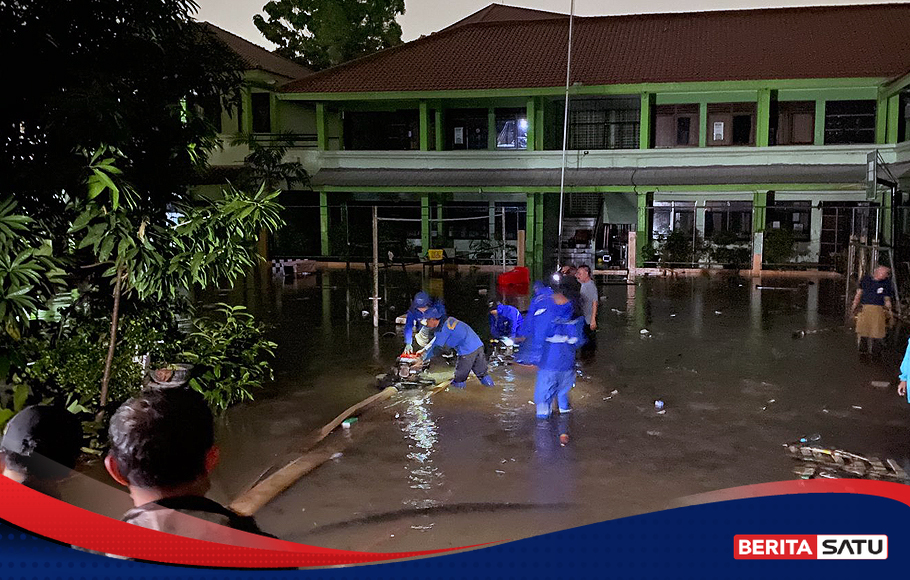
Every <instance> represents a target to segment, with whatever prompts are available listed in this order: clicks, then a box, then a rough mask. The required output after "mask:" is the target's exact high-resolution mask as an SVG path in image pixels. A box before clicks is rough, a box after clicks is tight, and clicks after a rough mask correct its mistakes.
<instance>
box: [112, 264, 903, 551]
mask: <svg viewBox="0 0 910 580" xmlns="http://www.w3.org/2000/svg"><path fill="white" fill-rule="evenodd" d="M383 278H384V279H383V280H382V282H383V285H382V288H383V289H382V290H381V294H383V301H382V303H383V318H384V319H386V320H393V319H394V316H395V315H396V314H402V313H403V311H404V309H406V307H407V305H408V301H409V297H410V296H411V295H413V293H414V292H416V291H417V290H418V289H419V288H420V286H421V285H422V284H423V285H424V286H426V287H429V288H430V289H432V290H435V291H436V293H443V294H444V296H445V300H446V306H447V309H448V311H449V313H450V314H451V315H454V316H456V317H458V318H460V319H462V320H465V321H467V322H469V323H470V324H472V326H473V327H474V328H475V330H477V331H478V333H479V334H480V335H481V337H484V338H485V337H486V336H487V335H488V324H487V311H488V308H487V302H488V301H489V300H493V299H495V298H496V295H495V286H494V279H493V277H492V276H491V275H489V274H475V275H471V274H468V273H462V274H457V273H448V274H447V275H445V276H443V277H440V278H434V279H424V280H421V277H420V275H419V274H404V273H402V272H388V273H386V274H384V277H383ZM757 283H758V281H756V280H751V279H744V278H712V279H707V278H689V279H681V280H666V279H639V280H638V281H637V282H636V283H635V284H632V285H624V284H604V283H602V284H601V285H600V292H601V296H602V300H601V303H600V316H599V325H600V328H599V333H598V350H597V355H596V358H595V360H593V361H592V362H590V363H587V364H585V365H584V366H582V367H581V368H580V373H579V377H578V381H577V385H576V388H575V389H574V390H573V391H572V397H573V404H574V407H575V410H574V412H573V413H572V415H571V416H570V417H569V418H568V419H566V421H567V424H566V425H565V426H566V428H567V429H568V433H569V435H570V441H569V443H568V445H566V446H561V445H560V443H559V440H558V435H559V433H560V432H562V431H563V429H562V427H563V425H561V424H560V422H559V420H558V419H555V418H554V419H552V420H549V421H538V420H537V419H535V417H534V409H533V406H532V405H531V404H530V401H531V399H532V398H533V385H534V371H533V370H531V369H527V368H523V367H518V366H502V367H499V368H496V369H495V370H494V371H493V372H492V374H493V376H494V378H495V380H496V387H494V388H486V387H483V386H481V385H480V384H479V383H477V382H476V381H473V382H469V383H468V388H467V389H466V390H464V391H461V390H454V389H449V390H447V391H444V392H442V393H440V394H438V395H436V396H434V397H432V398H428V397H426V396H425V394H424V393H422V392H418V391H406V392H403V393H401V394H399V395H398V396H396V397H395V398H394V399H392V400H391V401H388V402H387V403H385V404H384V405H382V408H380V409H378V410H376V411H374V412H372V413H370V415H369V416H368V417H365V418H364V420H363V422H361V423H357V424H355V425H354V426H353V427H352V428H351V429H350V430H345V431H339V432H336V433H335V434H333V435H332V436H331V438H335V440H336V441H337V440H338V439H339V438H347V439H348V440H347V441H346V443H347V447H346V448H345V450H344V452H343V455H342V456H341V457H339V458H337V459H335V460H332V461H329V462H328V463H326V464H324V465H322V466H321V467H319V468H318V469H317V470H315V471H314V472H312V473H311V474H309V475H307V476H306V477H304V478H303V479H301V480H300V481H299V482H298V483H296V484H295V485H294V486H293V487H291V488H290V489H289V490H287V491H286V492H285V493H283V494H281V495H280V496H279V497H277V498H276V499H275V500H274V501H273V502H271V503H270V504H269V505H267V506H266V507H264V508H263V509H262V510H261V511H260V512H259V513H258V514H257V520H258V521H259V523H260V526H261V527H262V528H263V529H266V530H268V531H270V532H272V533H274V534H276V535H278V536H279V537H282V538H284V539H288V540H293V541H299V542H303V543H308V544H314V545H319V546H326V547H332V548H342V549H351V550H367V551H406V550H416V549H434V548H447V547H454V546H465V545H475V544H480V543H484V542H493V541H499V540H505V539H518V538H522V537H527V536H532V535H537V534H542V533H546V532H551V531H555V530H560V529H566V528H570V527H574V526H579V525H584V524H588V523H594V522H597V521H602V520H605V519H612V518H618V517H624V516H630V515H635V514H640V513H647V512H653V511H657V510H661V509H666V508H671V507H675V506H679V505H683V504H685V503H686V501H687V500H686V499H685V498H686V497H688V496H691V495H694V494H698V493H702V492H708V491H714V490H718V489H723V488H728V487H734V486H740V485H747V484H753V483H762V482H771V481H780V480H787V479H794V478H795V477H796V476H795V475H794V474H793V468H794V467H796V464H795V462H794V460H792V459H790V458H789V457H787V455H786V454H785V453H784V449H783V444H784V443H787V442H792V441H795V440H798V439H799V438H800V437H802V436H806V435H810V434H814V433H817V434H820V435H821V436H822V440H821V442H822V443H823V444H825V445H829V446H834V447H840V448H843V449H846V450H848V451H851V452H853V453H858V454H861V455H866V456H874V457H878V458H882V459H886V458H893V459H896V460H898V461H899V462H900V463H901V464H902V465H903V466H904V468H905V469H908V470H910V462H908V456H910V453H908V447H907V438H908V427H910V405H907V404H906V403H902V401H901V399H900V398H898V396H897V395H896V393H895V389H894V388H889V389H877V388H874V387H873V386H871V385H870V381H881V380H885V381H894V380H896V368H897V362H898V360H899V356H900V355H902V353H903V346H902V344H906V338H904V334H903V333H901V332H898V333H897V334H898V336H896V337H895V338H894V339H893V341H892V342H893V348H892V349H891V350H889V351H886V353H885V354H884V356H883V357H882V359H881V360H869V359H865V358H861V357H859V356H858V355H857V353H856V350H855V346H854V341H853V336H852V334H851V333H850V331H849V330H848V329H846V328H844V326H843V321H844V316H843V311H844V310H843V309H844V307H843V304H844V298H843V283H842V282H840V281H837V280H818V281H812V283H809V281H807V280H798V279H781V280H773V279H772V280H770V282H769V279H767V278H766V279H764V280H763V281H761V283H762V284H763V285H770V286H773V287H774V288H780V287H786V288H789V289H787V290H780V289H764V290H763V289H758V288H756V287H755V286H756V284H757ZM367 288H368V279H367V278H366V275H365V273H364V272H351V273H345V272H343V271H341V272H332V273H323V274H318V275H314V276H311V277H309V278H304V279H298V280H288V281H286V282H282V281H281V280H280V279H279V280H277V281H276V282H275V283H274V284H266V285H265V286H261V287H258V286H255V285H252V286H249V287H248V288H246V289H245V290H244V291H243V292H241V294H245V297H244V296H237V295H235V296H233V297H232V298H233V299H235V300H245V301H246V302H248V303H250V305H251V308H253V309H254V310H255V311H257V312H258V313H259V314H260V315H261V316H263V318H264V319H265V320H267V321H269V322H270V324H272V325H273V326H272V330H271V334H272V337H273V339H274V340H275V341H276V342H278V344H279V347H278V358H277V360H276V363H275V370H276V381H275V383H274V384H272V385H270V386H268V387H267V388H265V389H263V391H262V392H260V393H258V394H257V398H256V400H255V401H253V402H251V403H245V404H242V405H238V406H236V407H234V408H233V409H231V410H230V411H229V412H228V413H227V414H226V415H225V416H224V417H223V418H222V419H221V420H220V422H219V429H218V441H219V444H220V446H221V449H222V462H221V465H220V466H219V467H218V468H217V470H216V472H215V474H214V477H213V490H212V496H213V497H214V498H215V499H218V500H221V501H227V500H229V499H230V498H233V497H235V496H236V495H238V494H239V493H241V492H242V491H243V490H244V489H246V488H247V487H249V486H250V485H251V484H252V483H253V482H254V481H256V480H257V479H259V478H260V477H261V476H262V475H263V474H264V473H267V472H268V470H269V469H270V468H271V467H272V466H274V465H280V464H283V462H285V461H286V460H287V459H288V458H289V457H292V456H293V453H294V450H295V445H297V444H299V442H300V441H301V440H302V439H303V437H304V436H305V435H306V434H307V433H309V432H310V431H311V430H312V429H315V428H317V427H320V426H322V425H324V424H325V423H327V422H328V421H329V420H331V419H332V418H333V417H334V416H335V415H337V414H338V413H339V412H341V411H342V410H344V409H345V408H347V407H348V406H350V405H352V404H354V403H356V402H357V401H360V400H362V399H364V398H365V397H367V396H369V395H371V394H373V393H375V392H376V390H375V387H374V383H375V376H376V375H377V374H379V373H382V372H385V371H387V370H388V369H389V368H390V367H391V365H392V363H393V361H394V357H395V355H396V354H397V353H398V352H400V349H401V346H402V339H401V334H400V330H397V329H396V328H395V326H394V325H393V324H384V325H383V326H382V327H381V328H380V329H379V331H378V332H377V331H374V329H373V328H372V327H371V325H370V319H369V318H368V317H363V316H362V311H363V310H365V309H368V308H369V303H368V301H367V298H368V296H369V292H368V291H367ZM227 298H231V297H227ZM389 307H394V309H395V310H394V311H390V310H389V309H388V308H389ZM817 329H824V331H823V332H819V333H816V334H809V335H807V336H805V337H804V338H800V339H794V338H793V333H794V332H795V331H799V330H817ZM643 330H647V333H646V334H643V333H642V331H643ZM451 372H452V369H451V368H448V367H446V365H445V364H444V363H443V364H437V365H436V366H435V367H434V368H433V370H432V375H433V376H434V377H436V378H439V379H440V380H441V379H443V378H448V377H450V376H451ZM613 391H618V392H617V393H615V394H613ZM656 399H661V400H663V401H664V402H665V410H666V413H664V414H662V415H661V414H657V413H656V412H655V408H654V401H655V400H656ZM856 407H860V408H856ZM367 422H369V427H368V428H366V427H365V424H366V423H367ZM107 509H108V510H109V511H113V508H112V507H110V506H108V507H107ZM99 511H104V509H100V508H99ZM111 515H117V514H114V513H112V514H111Z"/></svg>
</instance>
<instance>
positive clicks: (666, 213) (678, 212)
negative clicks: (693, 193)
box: [651, 201, 695, 237]
mask: <svg viewBox="0 0 910 580" xmlns="http://www.w3.org/2000/svg"><path fill="white" fill-rule="evenodd" d="M694 229H695V202H694V201H655V202H654V221H653V225H652V226H651V233H652V235H653V236H655V237H656V236H666V235H668V234H669V233H670V232H672V231H680V232H683V233H687V234H691V233H692V231H693V230H694Z"/></svg>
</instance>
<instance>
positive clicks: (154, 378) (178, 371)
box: [148, 363, 193, 388]
mask: <svg viewBox="0 0 910 580" xmlns="http://www.w3.org/2000/svg"><path fill="white" fill-rule="evenodd" d="M192 370H193V365H191V364H185V363H175V364H169V365H167V366H164V367H159V368H151V369H149V371H148V379H149V386H150V387H159V388H172V387H181V386H183V385H185V384H186V382H187V381H188V380H190V372H191V371H192Z"/></svg>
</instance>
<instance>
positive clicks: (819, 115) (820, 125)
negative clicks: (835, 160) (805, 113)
mask: <svg viewBox="0 0 910 580" xmlns="http://www.w3.org/2000/svg"><path fill="white" fill-rule="evenodd" d="M812 144H813V145H819V146H820V145H824V144H825V100H824V99H818V100H817V101H815V139H814V140H813V141H812Z"/></svg>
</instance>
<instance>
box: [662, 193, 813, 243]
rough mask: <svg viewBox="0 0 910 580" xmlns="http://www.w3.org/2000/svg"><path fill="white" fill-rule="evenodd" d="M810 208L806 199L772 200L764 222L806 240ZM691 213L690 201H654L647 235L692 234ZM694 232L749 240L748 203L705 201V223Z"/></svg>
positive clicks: (750, 209)
mask: <svg viewBox="0 0 910 580" xmlns="http://www.w3.org/2000/svg"><path fill="white" fill-rule="evenodd" d="M811 211H812V204H811V203H810V202H808V201H793V202H776V203H775V204H774V205H773V206H769V207H768V208H767V209H766V210H765V215H766V219H767V221H766V225H767V227H768V228H771V229H784V230H789V231H791V232H792V233H793V237H794V239H796V240H798V241H808V240H809V235H810V231H809V220H810V216H811ZM695 212H696V209H695V202H694V201H656V202H654V207H653V210H652V219H651V234H652V235H653V236H666V235H668V234H669V233H670V232H672V231H681V232H683V233H686V234H692V233H693V230H694V229H695V217H696V216H695ZM698 233H699V234H700V235H702V236H704V237H705V238H711V237H713V236H714V235H715V234H719V233H731V234H734V235H735V236H736V237H737V238H738V239H741V240H747V239H749V237H750V236H751V235H752V202H749V201H708V202H706V203H705V224H704V227H703V228H700V229H699V232H698Z"/></svg>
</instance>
